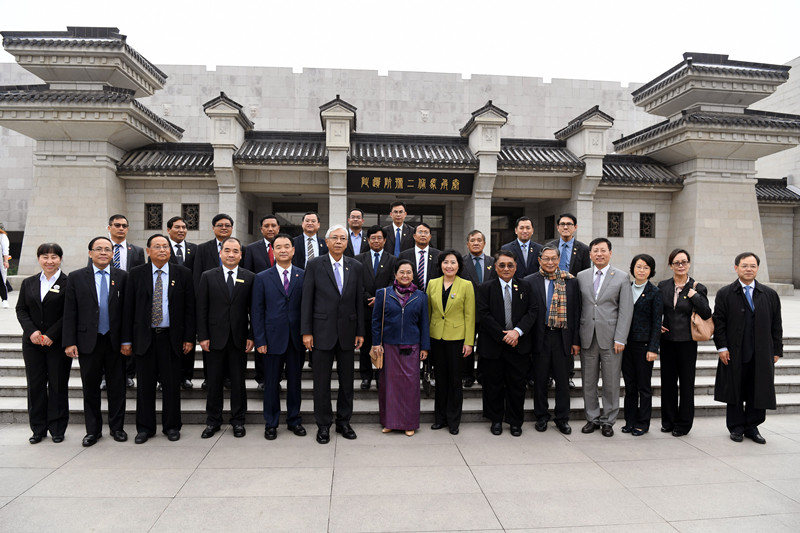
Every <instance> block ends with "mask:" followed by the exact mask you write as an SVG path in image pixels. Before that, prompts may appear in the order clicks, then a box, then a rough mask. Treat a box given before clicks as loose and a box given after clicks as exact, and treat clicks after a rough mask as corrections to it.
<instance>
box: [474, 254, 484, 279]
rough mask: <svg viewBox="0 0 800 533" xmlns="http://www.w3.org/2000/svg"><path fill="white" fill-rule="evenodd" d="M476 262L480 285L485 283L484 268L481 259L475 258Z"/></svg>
mask: <svg viewBox="0 0 800 533" xmlns="http://www.w3.org/2000/svg"><path fill="white" fill-rule="evenodd" d="M473 259H474V260H475V272H476V273H477V274H478V283H483V268H481V258H480V257H473Z"/></svg>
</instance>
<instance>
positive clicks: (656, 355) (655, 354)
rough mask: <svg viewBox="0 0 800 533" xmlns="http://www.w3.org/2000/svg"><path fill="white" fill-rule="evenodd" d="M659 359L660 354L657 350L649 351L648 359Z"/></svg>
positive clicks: (651, 360)
mask: <svg viewBox="0 0 800 533" xmlns="http://www.w3.org/2000/svg"><path fill="white" fill-rule="evenodd" d="M656 359H658V354H657V353H656V352H647V361H648V362H650V363H652V362H653V361H655V360H656Z"/></svg>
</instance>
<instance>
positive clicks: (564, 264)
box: [558, 242, 569, 272]
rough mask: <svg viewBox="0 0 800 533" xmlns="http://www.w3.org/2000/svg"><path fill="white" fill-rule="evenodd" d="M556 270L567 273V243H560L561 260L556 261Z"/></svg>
mask: <svg viewBox="0 0 800 533" xmlns="http://www.w3.org/2000/svg"><path fill="white" fill-rule="evenodd" d="M558 268H560V269H561V271H562V272H569V255H567V243H565V242H562V243H561V259H559V261H558Z"/></svg>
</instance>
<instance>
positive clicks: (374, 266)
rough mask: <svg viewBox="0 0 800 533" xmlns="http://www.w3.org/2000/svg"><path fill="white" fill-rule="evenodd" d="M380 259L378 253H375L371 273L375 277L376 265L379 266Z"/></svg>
mask: <svg viewBox="0 0 800 533" xmlns="http://www.w3.org/2000/svg"><path fill="white" fill-rule="evenodd" d="M380 257H381V256H380V254H379V253H378V252H375V261H374V262H373V263H372V273H373V274H374V275H375V276H377V275H378V265H380V264H381V261H380Z"/></svg>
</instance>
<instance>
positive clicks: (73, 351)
mask: <svg viewBox="0 0 800 533" xmlns="http://www.w3.org/2000/svg"><path fill="white" fill-rule="evenodd" d="M64 353H65V354H67V357H71V358H73V359H75V358H77V357H78V347H77V346H75V345H74V344H73V345H72V346H67V347H66V348H65V349H64Z"/></svg>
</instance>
